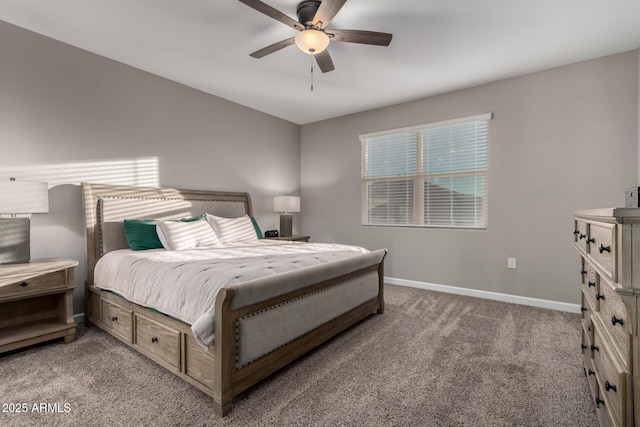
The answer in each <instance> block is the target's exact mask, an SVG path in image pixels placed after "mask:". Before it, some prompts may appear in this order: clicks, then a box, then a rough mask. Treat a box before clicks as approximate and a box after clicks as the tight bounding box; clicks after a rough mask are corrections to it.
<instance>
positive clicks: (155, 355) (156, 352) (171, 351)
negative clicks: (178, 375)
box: [134, 313, 180, 368]
mask: <svg viewBox="0 0 640 427" xmlns="http://www.w3.org/2000/svg"><path fill="white" fill-rule="evenodd" d="M135 322H136V327H135V331H136V337H135V341H134V344H135V345H136V346H137V347H139V348H140V349H141V351H143V353H146V354H147V355H148V356H149V357H151V358H152V359H156V360H158V361H161V362H164V363H167V364H169V365H171V366H173V367H174V368H180V332H179V331H177V330H175V329H171V328H168V327H166V326H164V325H161V324H160V323H158V322H156V321H154V320H151V319H149V318H147V317H145V316H141V315H139V314H137V313H136V315H135Z"/></svg>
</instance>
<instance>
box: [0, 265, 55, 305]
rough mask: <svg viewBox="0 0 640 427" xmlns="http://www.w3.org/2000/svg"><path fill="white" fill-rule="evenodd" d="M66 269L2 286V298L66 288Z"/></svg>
mask: <svg viewBox="0 0 640 427" xmlns="http://www.w3.org/2000/svg"><path fill="white" fill-rule="evenodd" d="M66 288H67V285H66V280H65V270H59V271H54V272H53V273H48V274H43V275H41V276H37V277H33V278H31V279H27V280H20V281H18V282H15V283H11V284H9V285H5V286H0V298H7V299H8V298H12V297H18V296H19V297H23V296H28V295H33V294H38V293H51V291H54V290H56V289H60V290H61V291H62V290H64V289H66Z"/></svg>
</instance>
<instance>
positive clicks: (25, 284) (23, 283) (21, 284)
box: [20, 282, 28, 288]
mask: <svg viewBox="0 0 640 427" xmlns="http://www.w3.org/2000/svg"><path fill="white" fill-rule="evenodd" d="M27 285H28V283H27V282H22V283H20V286H22V287H23V288H24V287H25V286H27Z"/></svg>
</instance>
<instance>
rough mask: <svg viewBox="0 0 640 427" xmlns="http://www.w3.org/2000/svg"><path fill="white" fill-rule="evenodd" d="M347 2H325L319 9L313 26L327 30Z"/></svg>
mask: <svg viewBox="0 0 640 427" xmlns="http://www.w3.org/2000/svg"><path fill="white" fill-rule="evenodd" d="M346 2H347V0H323V1H322V3H320V7H318V11H317V12H316V16H314V17H313V25H314V26H317V27H319V28H326V27H327V25H329V22H331V20H332V19H333V17H334V16H336V14H337V13H338V12H339V11H340V9H342V6H344V4H345V3H346Z"/></svg>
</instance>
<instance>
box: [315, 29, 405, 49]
mask: <svg viewBox="0 0 640 427" xmlns="http://www.w3.org/2000/svg"><path fill="white" fill-rule="evenodd" d="M326 33H327V35H329V37H330V39H331V41H334V42H348V43H362V44H373V45H376V46H389V43H391V38H392V37H393V34H389V33H378V32H376V31H362V30H333V29H331V30H327V31H326Z"/></svg>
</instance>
